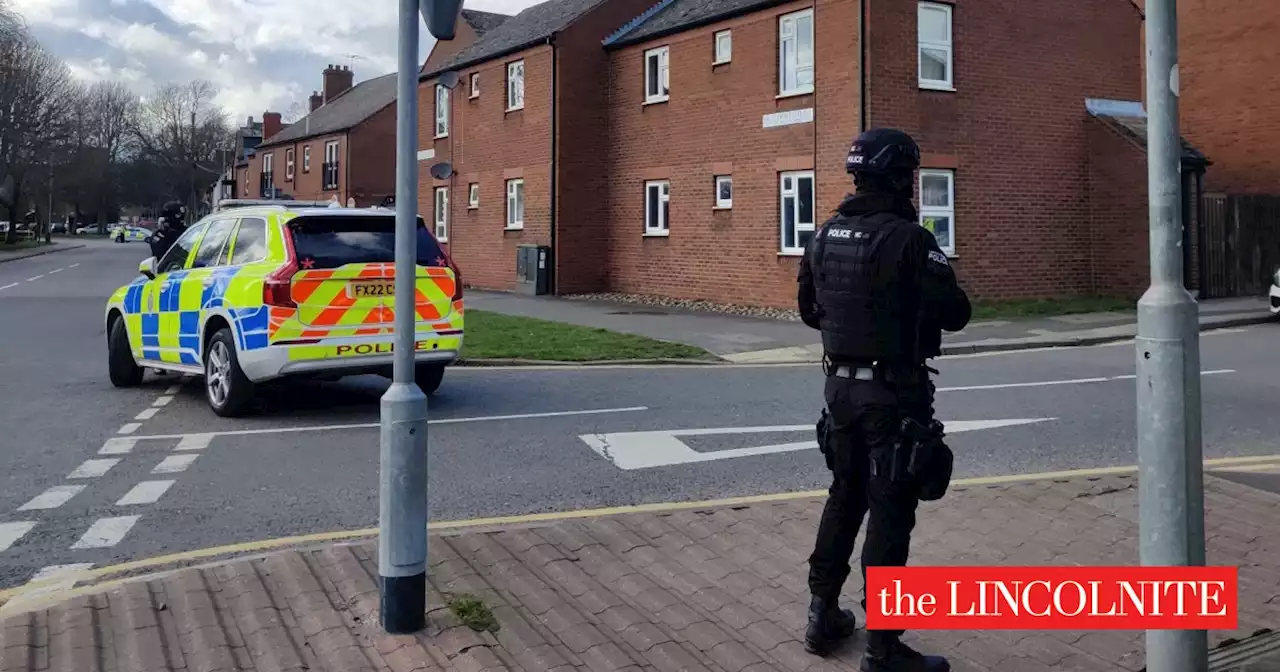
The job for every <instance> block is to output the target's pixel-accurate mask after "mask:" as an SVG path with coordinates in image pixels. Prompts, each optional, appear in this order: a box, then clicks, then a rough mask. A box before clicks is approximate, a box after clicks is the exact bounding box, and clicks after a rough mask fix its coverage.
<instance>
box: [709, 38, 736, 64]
mask: <svg viewBox="0 0 1280 672" xmlns="http://www.w3.org/2000/svg"><path fill="white" fill-rule="evenodd" d="M722 42H723V43H724V49H723V50H721V49H720V44H721V43H722ZM732 60H733V31H731V30H721V31H719V32H717V33H716V34H715V35H714V36H713V37H712V38H711V65H724V64H725V63H728V62H729V61H732Z"/></svg>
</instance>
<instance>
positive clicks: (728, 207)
mask: <svg viewBox="0 0 1280 672" xmlns="http://www.w3.org/2000/svg"><path fill="white" fill-rule="evenodd" d="M732 209H733V204H732V203H730V204H729V205H713V206H711V210H712V211H714V212H719V211H721V210H732Z"/></svg>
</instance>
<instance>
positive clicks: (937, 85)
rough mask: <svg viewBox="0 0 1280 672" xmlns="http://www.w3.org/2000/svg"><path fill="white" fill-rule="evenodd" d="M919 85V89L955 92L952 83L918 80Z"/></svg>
mask: <svg viewBox="0 0 1280 672" xmlns="http://www.w3.org/2000/svg"><path fill="white" fill-rule="evenodd" d="M919 86H920V90H921V91H942V92H949V93H955V91H956V87H955V85H954V84H943V83H942V82H930V81H927V80H925V81H921V82H919Z"/></svg>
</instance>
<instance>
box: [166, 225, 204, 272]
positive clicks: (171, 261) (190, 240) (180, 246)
mask: <svg viewBox="0 0 1280 672" xmlns="http://www.w3.org/2000/svg"><path fill="white" fill-rule="evenodd" d="M201 233H204V225H203V224H200V225H197V226H193V227H191V228H190V229H187V230H186V232H184V233H183V234H182V235H181V236H180V237H179V238H178V240H177V241H175V242H174V243H173V247H171V248H169V251H168V252H165V253H164V258H163V259H161V260H160V263H159V264H156V273H157V274H159V273H169V272H170V271H176V270H179V269H181V268H182V267H184V266H186V265H187V258H188V257H190V256H191V248H193V247H195V245H196V240H198V239H199V238H200V234H201Z"/></svg>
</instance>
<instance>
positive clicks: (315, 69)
mask: <svg viewBox="0 0 1280 672" xmlns="http://www.w3.org/2000/svg"><path fill="white" fill-rule="evenodd" d="M535 2H536V0H468V2H467V4H466V7H468V8H470V9H479V10H484V11H490V12H500V13H503V14H514V13H516V12H518V11H520V10H521V9H524V8H525V7H528V6H530V5H533V4H535ZM9 3H10V4H11V5H12V6H13V8H14V9H16V10H17V11H18V12H19V13H20V14H22V16H23V17H24V18H25V19H26V21H27V24H28V25H29V26H30V27H31V29H32V32H34V33H35V35H36V37H37V38H38V39H39V40H40V42H41V43H42V44H43V45H44V46H45V47H46V48H47V49H49V50H50V51H52V52H53V53H55V54H57V55H58V56H60V57H61V58H62V59H63V60H64V61H66V63H67V65H68V66H69V67H70V68H71V72H72V74H73V75H75V76H76V77H77V78H79V79H81V80H83V81H86V82H95V81H99V80H119V81H123V82H125V83H126V84H128V85H129V86H130V87H132V88H133V89H134V90H135V91H136V92H137V93H138V94H139V95H140V96H145V95H146V94H147V92H148V91H150V90H152V89H153V88H154V87H155V86H156V85H158V84H164V83H167V82H187V81H190V80H193V79H206V80H209V81H211V82H213V84H214V85H215V86H217V87H218V89H219V93H218V98H217V101H216V102H217V103H218V104H219V105H220V106H221V107H222V109H223V110H224V111H225V112H226V113H227V114H228V115H229V116H230V118H231V119H232V120H233V121H235V122H236V123H238V124H239V123H243V122H244V121H245V119H246V118H247V117H249V116H253V117H254V118H255V119H259V120H260V119H261V118H262V113H263V112H265V111H274V112H285V111H286V110H288V109H289V108H290V106H291V105H293V104H294V103H295V102H299V103H300V104H301V105H302V106H305V105H306V104H307V97H308V96H309V95H310V94H311V92H312V91H313V90H319V89H320V86H321V72H322V71H323V70H324V69H325V67H326V66H328V65H329V64H330V63H332V64H338V65H346V66H349V67H350V68H351V69H352V71H354V72H355V79H356V81H357V82H360V81H363V80H366V79H370V78H373V77H377V76H379V75H384V74H387V73H389V72H393V71H394V70H395V66H396V32H397V30H396V15H397V7H398V4H397V3H396V2H395V0H375V1H372V2H370V1H360V0H357V1H354V2H353V1H350V0H9ZM418 25H419V30H420V32H421V35H422V44H421V46H420V48H419V59H418V62H419V63H421V62H422V60H423V59H425V58H426V55H427V53H428V51H429V48H430V46H431V43H432V41H433V38H431V36H430V35H428V34H427V30H426V26H425V25H423V24H422V22H421V21H419V22H418Z"/></svg>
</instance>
